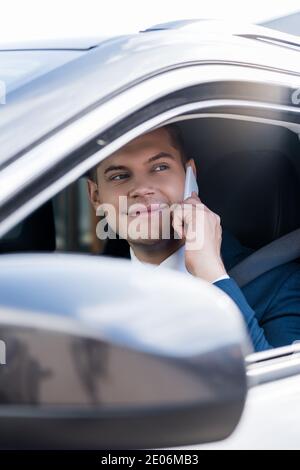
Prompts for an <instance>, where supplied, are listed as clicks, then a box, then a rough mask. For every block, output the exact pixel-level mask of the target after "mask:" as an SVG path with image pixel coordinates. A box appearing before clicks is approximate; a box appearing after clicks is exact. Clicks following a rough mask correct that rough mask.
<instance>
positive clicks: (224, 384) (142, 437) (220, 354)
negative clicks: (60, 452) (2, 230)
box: [0, 254, 251, 449]
mask: <svg viewBox="0 0 300 470" xmlns="http://www.w3.org/2000/svg"><path fill="white" fill-rule="evenodd" d="M0 265H1V269H0V299H1V300H0V340H2V341H3V342H4V343H3V344H5V349H6V350H5V364H2V365H0V421H1V431H0V448H2V449H3V448H14V449H28V448H30V449H33V448H34V449H107V448H109V449H120V448H127V449H130V448H135V449H137V448H157V447H170V446H179V445H180V446H183V445H190V444H197V443H204V442H212V441H216V440H221V439H224V438H226V437H227V436H229V435H230V434H231V433H232V431H233V430H234V429H235V427H236V425H237V423H238V422H239V419H240V416H241V414H242V411H243V407H244V403H245V399H246V394H247V381H246V372H245V360H244V358H245V355H246V354H248V353H249V352H251V347H250V343H249V340H248V336H247V332H246V328H245V326H244V322H243V319H242V317H241V314H240V312H239V311H238V309H237V307H236V306H235V304H234V303H233V301H232V300H231V299H230V298H229V297H228V296H227V295H226V294H224V293H223V292H222V291H221V290H220V289H218V288H217V287H215V286H213V285H210V284H208V283H207V282H205V281H201V280H200V279H196V278H190V277H188V276H186V275H185V274H182V273H177V272H173V271H171V270H169V269H160V270H156V271H154V268H152V267H146V266H133V265H132V264H131V263H130V262H129V261H127V260H117V259H109V258H101V257H91V256H85V255H62V254H61V255H60V254H57V255H53V254H51V255H46V254H45V255H32V254H31V255H4V256H2V257H1V259H0Z"/></svg>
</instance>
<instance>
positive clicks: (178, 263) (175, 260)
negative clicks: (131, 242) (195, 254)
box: [130, 245, 191, 275]
mask: <svg viewBox="0 0 300 470" xmlns="http://www.w3.org/2000/svg"><path fill="white" fill-rule="evenodd" d="M130 257H131V261H132V262H133V263H135V264H138V263H142V264H150V266H152V267H154V268H161V267H162V268H168V269H173V270H175V271H180V272H183V273H186V274H190V273H189V272H188V270H187V269H186V266H185V261H184V245H182V246H181V247H180V248H178V250H176V251H175V252H174V253H172V255H170V256H168V258H166V259H165V260H164V261H162V262H161V263H160V264H158V265H155V264H151V263H145V262H143V261H140V260H139V259H138V258H137V257H136V256H135V254H134V251H133V249H132V248H131V247H130ZM190 275H191V274H190Z"/></svg>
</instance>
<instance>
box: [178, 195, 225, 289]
mask: <svg viewBox="0 0 300 470" xmlns="http://www.w3.org/2000/svg"><path fill="white" fill-rule="evenodd" d="M172 225H173V228H174V230H175V232H176V233H177V234H178V235H179V237H181V236H182V237H183V238H184V239H185V265H186V268H187V270H188V271H189V272H190V273H191V274H193V275H194V276H196V277H199V278H201V279H204V280H206V281H208V282H213V281H214V280H215V279H217V278H218V277H221V276H223V275H226V274H227V273H226V270H225V267H224V264H223V261H222V258H221V242H222V228H221V219H220V217H219V216H218V215H217V214H215V213H214V212H213V211H211V210H210V209H208V207H206V206H205V205H204V204H203V203H202V202H201V200H200V199H199V197H198V196H197V194H196V193H195V192H194V191H193V193H192V196H191V197H189V198H187V199H185V200H184V201H183V202H182V203H181V204H177V207H176V208H175V209H174V211H173V219H172Z"/></svg>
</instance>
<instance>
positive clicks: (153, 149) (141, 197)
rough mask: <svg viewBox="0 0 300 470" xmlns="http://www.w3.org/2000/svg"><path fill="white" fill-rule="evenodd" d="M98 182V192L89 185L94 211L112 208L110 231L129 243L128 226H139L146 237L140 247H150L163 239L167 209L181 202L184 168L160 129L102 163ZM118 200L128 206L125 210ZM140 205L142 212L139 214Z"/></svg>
mask: <svg viewBox="0 0 300 470" xmlns="http://www.w3.org/2000/svg"><path fill="white" fill-rule="evenodd" d="M193 163H194V162H193ZM97 179H98V188H97V186H96V185H93V184H92V183H90V184H89V194H90V198H91V200H92V202H93V205H94V207H95V208H97V206H98V205H99V204H103V203H105V204H110V205H112V206H113V207H114V209H115V211H116V214H117V215H118V217H117V220H116V222H115V224H116V226H113V224H114V223H113V222H112V221H110V219H109V217H108V218H107V221H108V223H109V225H110V226H111V227H112V229H113V230H114V231H115V232H116V233H118V234H119V235H121V236H122V237H123V238H126V239H127V240H128V241H129V242H130V241H131V240H132V237H131V235H130V232H129V233H128V229H129V225H130V224H132V222H135V224H136V223H137V222H138V223H139V224H140V226H139V227H140V229H141V232H143V233H145V231H146V233H147V238H146V239H142V238H141V237H140V238H139V243H145V244H151V243H154V242H155V241H157V240H158V239H161V238H162V219H163V217H169V218H170V210H169V207H170V206H171V205H172V204H174V203H178V202H181V201H182V199H183V192H184V182H185V168H184V166H183V163H182V159H181V155H180V152H179V150H178V149H176V148H175V147H174V146H173V145H172V141H171V139H170V136H169V133H168V131H166V130H165V129H164V128H160V129H156V130H154V131H151V132H149V133H147V134H144V135H142V136H140V137H138V138H136V139H134V140H133V141H131V142H130V143H129V144H127V145H126V146H124V147H123V148H121V149H120V150H118V151H117V152H115V153H114V154H112V155H111V156H110V157H108V158H107V159H105V160H104V161H103V162H101V163H100V165H99V166H98V168H97ZM97 189H98V190H97ZM120 196H123V202H124V200H126V202H127V207H125V209H124V207H123V204H122V203H121V204H120V201H121V199H120ZM124 197H125V198H126V199H124ZM139 205H140V206H141V208H142V207H143V208H144V212H143V209H141V210H142V212H141V211H139ZM145 207H146V208H147V210H146V211H145ZM137 218H138V220H137ZM135 224H134V225H135ZM153 233H158V236H153ZM151 234H152V236H151ZM135 236H136V235H135ZM135 240H136V239H135Z"/></svg>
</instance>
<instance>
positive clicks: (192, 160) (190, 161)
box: [185, 158, 197, 179]
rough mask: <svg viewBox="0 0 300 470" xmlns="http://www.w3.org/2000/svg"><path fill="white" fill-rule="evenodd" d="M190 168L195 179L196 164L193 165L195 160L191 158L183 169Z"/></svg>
mask: <svg viewBox="0 0 300 470" xmlns="http://www.w3.org/2000/svg"><path fill="white" fill-rule="evenodd" d="M189 165H190V166H191V167H192V168H193V172H194V175H195V177H196V179H197V169H196V164H195V160H194V159H193V158H190V159H189V160H188V161H187V162H186V164H185V169H187V167H188V166H189Z"/></svg>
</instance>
